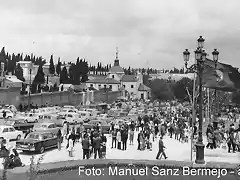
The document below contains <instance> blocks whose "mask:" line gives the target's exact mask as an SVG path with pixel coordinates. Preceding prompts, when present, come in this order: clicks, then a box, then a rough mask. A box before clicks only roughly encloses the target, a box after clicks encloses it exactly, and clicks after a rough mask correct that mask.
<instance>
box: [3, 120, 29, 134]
mask: <svg viewBox="0 0 240 180" xmlns="http://www.w3.org/2000/svg"><path fill="white" fill-rule="evenodd" d="M3 125H9V126H13V127H14V128H15V129H16V130H19V131H22V132H23V133H24V132H27V131H28V130H29V129H31V128H33V126H34V123H26V122H25V120H24V119H17V118H16V119H8V120H6V121H4V122H3Z"/></svg>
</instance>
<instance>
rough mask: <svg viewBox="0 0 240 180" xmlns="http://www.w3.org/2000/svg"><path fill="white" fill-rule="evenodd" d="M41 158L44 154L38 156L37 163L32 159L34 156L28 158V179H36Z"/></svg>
mask: <svg viewBox="0 0 240 180" xmlns="http://www.w3.org/2000/svg"><path fill="white" fill-rule="evenodd" d="M43 158H44V154H43V155H41V156H40V157H39V158H38V160H37V163H35V162H34V159H35V158H34V156H32V157H31V158H30V166H29V171H28V172H27V174H28V177H29V179H28V180H36V179H37V178H38V175H39V171H40V165H41V162H42V161H43Z"/></svg>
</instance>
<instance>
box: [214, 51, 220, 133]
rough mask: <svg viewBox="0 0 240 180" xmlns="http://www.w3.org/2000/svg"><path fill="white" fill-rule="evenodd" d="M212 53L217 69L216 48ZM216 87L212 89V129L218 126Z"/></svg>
mask: <svg viewBox="0 0 240 180" xmlns="http://www.w3.org/2000/svg"><path fill="white" fill-rule="evenodd" d="M212 55H213V61H214V63H215V70H217V63H218V55H219V52H218V51H217V49H214V51H213V52H212ZM217 109H218V108H217V89H215V90H214V108H213V127H214V129H216V128H217V127H218V119H217V116H218V111H217Z"/></svg>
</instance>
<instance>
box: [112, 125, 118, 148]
mask: <svg viewBox="0 0 240 180" xmlns="http://www.w3.org/2000/svg"><path fill="white" fill-rule="evenodd" d="M116 144H117V131H116V129H114V130H113V131H112V148H113V147H114V148H116Z"/></svg>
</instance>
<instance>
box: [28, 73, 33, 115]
mask: <svg viewBox="0 0 240 180" xmlns="http://www.w3.org/2000/svg"><path fill="white" fill-rule="evenodd" d="M31 77H32V69H30V81H29V88H28V110H29V111H30V109H31V107H30V104H31V84H32V82H31Z"/></svg>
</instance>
